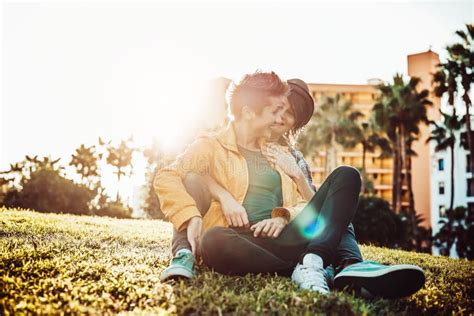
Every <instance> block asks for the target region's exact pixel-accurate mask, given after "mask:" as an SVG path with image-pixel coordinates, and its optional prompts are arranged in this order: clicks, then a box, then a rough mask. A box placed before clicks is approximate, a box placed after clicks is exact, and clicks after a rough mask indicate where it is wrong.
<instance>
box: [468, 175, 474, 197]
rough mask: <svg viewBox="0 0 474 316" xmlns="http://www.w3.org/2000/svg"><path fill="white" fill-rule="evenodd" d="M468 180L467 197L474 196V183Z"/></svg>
mask: <svg viewBox="0 0 474 316" xmlns="http://www.w3.org/2000/svg"><path fill="white" fill-rule="evenodd" d="M472 180H473V179H467V196H474V181H472Z"/></svg>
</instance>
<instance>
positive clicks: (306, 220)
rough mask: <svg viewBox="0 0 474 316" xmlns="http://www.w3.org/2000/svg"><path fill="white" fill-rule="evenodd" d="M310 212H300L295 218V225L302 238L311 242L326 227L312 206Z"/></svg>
mask: <svg viewBox="0 0 474 316" xmlns="http://www.w3.org/2000/svg"><path fill="white" fill-rule="evenodd" d="M307 207H311V208H312V210H307V209H306V210H304V211H302V212H301V213H300V214H299V215H298V216H297V217H296V218H295V224H296V226H297V227H298V230H299V233H300V235H301V236H303V237H304V238H306V239H308V240H311V239H314V238H316V237H318V236H319V235H320V234H321V232H322V231H323V230H324V227H325V226H326V223H325V220H324V218H323V217H322V216H320V214H319V212H318V211H317V210H316V209H315V208H314V207H313V206H307Z"/></svg>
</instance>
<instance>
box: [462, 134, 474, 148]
mask: <svg viewBox="0 0 474 316" xmlns="http://www.w3.org/2000/svg"><path fill="white" fill-rule="evenodd" d="M471 138H474V131H471ZM461 145H462V147H463V148H464V149H465V150H469V146H468V142H467V132H462V133H461Z"/></svg>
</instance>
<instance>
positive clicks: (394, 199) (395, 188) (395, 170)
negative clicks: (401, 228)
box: [392, 136, 399, 212]
mask: <svg viewBox="0 0 474 316" xmlns="http://www.w3.org/2000/svg"><path fill="white" fill-rule="evenodd" d="M396 137H398V136H396ZM394 145H395V146H393V148H394V151H393V167H392V169H393V175H392V177H393V178H392V208H393V210H394V211H395V212H397V211H396V209H395V208H396V205H397V192H398V185H397V183H398V173H399V169H398V160H399V153H398V147H397V146H398V143H397V141H396V140H395V144H394Z"/></svg>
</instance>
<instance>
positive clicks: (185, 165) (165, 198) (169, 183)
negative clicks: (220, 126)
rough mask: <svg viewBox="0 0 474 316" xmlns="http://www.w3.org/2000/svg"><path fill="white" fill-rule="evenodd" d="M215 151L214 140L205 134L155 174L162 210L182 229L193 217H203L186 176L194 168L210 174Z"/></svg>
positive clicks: (175, 225) (154, 182)
mask: <svg viewBox="0 0 474 316" xmlns="http://www.w3.org/2000/svg"><path fill="white" fill-rule="evenodd" d="M213 152H214V151H213V141H212V140H211V139H209V138H206V137H201V138H199V139H197V140H195V141H194V142H193V143H192V144H191V145H190V146H189V147H188V148H187V149H186V150H185V152H184V153H182V154H181V155H179V156H178V157H177V158H176V160H175V161H174V162H173V163H172V164H171V165H169V166H166V167H164V168H161V169H158V171H157V172H156V174H155V178H154V180H153V188H154V190H155V193H156V194H157V195H158V197H159V200H160V206H161V210H162V212H163V214H164V215H165V216H166V217H167V218H168V219H169V220H170V222H171V223H172V224H173V226H174V227H175V228H176V229H177V230H178V231H182V230H183V229H184V228H186V225H184V224H185V223H186V222H187V221H188V220H189V219H191V218H192V217H196V216H197V217H201V213H200V212H199V209H198V208H197V206H196V202H195V201H194V199H193V198H192V197H191V196H190V195H189V194H188V192H187V191H186V188H185V186H184V184H183V179H184V177H185V176H186V174H188V173H190V172H193V173H197V174H199V175H208V174H209V173H210V170H211V164H212V156H213Z"/></svg>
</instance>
